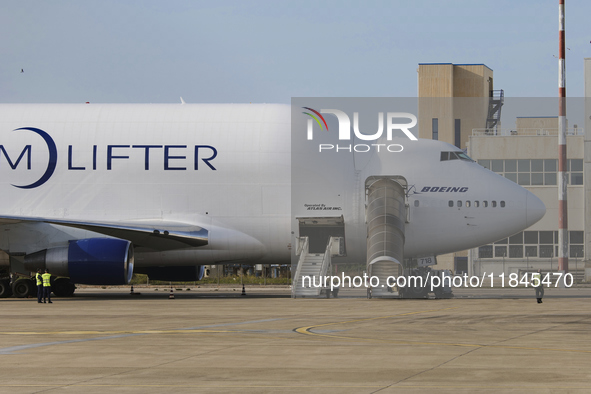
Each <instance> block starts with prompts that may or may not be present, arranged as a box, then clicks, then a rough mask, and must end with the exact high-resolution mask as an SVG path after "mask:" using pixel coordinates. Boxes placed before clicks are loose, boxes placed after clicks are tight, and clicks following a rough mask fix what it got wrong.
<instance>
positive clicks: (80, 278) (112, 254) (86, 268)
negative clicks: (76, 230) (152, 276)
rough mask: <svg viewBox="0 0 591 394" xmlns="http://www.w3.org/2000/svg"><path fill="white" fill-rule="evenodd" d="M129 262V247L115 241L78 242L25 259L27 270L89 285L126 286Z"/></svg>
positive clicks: (131, 262)
mask: <svg viewBox="0 0 591 394" xmlns="http://www.w3.org/2000/svg"><path fill="white" fill-rule="evenodd" d="M133 263H134V257H133V245H132V244H131V242H129V241H127V240H123V239H117V238H89V239H80V240H75V241H70V244H69V245H68V246H64V247H58V248H51V249H46V250H42V251H40V252H36V253H32V254H29V255H27V256H25V269H27V270H30V271H35V270H36V269H38V268H41V269H45V268H47V269H48V270H49V272H50V273H51V274H52V275H55V276H69V277H70V280H71V281H72V282H74V283H84V284H89V285H125V284H128V283H129V281H130V280H131V277H132V275H133Z"/></svg>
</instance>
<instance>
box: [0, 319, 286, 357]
mask: <svg viewBox="0 0 591 394" xmlns="http://www.w3.org/2000/svg"><path fill="white" fill-rule="evenodd" d="M275 320H282V319H265V320H252V321H246V322H239V323H222V324H212V325H209V326H201V327H192V328H179V329H173V330H133V331H81V330H76V331H5V332H0V335H108V336H104V337H98V338H81V339H70V340H66V341H54V342H42V343H34V344H29V345H20V346H11V347H6V348H0V355H3V354H18V352H22V351H24V350H27V349H34V348H38V347H43V346H55V345H64V344H68V343H79V342H88V341H100V340H105V339H117V338H125V337H131V336H137V335H149V334H191V333H236V332H251V331H252V332H258V331H259V330H208V329H206V328H208V327H222V326H233V325H242V324H254V323H264V322H270V321H275ZM260 331H264V330H260ZM288 332H292V331H291V330H289V331H288Z"/></svg>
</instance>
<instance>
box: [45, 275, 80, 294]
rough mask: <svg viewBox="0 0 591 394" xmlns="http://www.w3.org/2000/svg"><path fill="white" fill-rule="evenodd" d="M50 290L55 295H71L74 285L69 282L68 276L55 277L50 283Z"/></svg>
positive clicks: (74, 288)
mask: <svg viewBox="0 0 591 394" xmlns="http://www.w3.org/2000/svg"><path fill="white" fill-rule="evenodd" d="M51 290H52V291H53V294H55V296H56V297H72V296H73V295H74V291H75V290H76V286H75V285H74V284H73V283H70V280H69V279H68V278H57V279H56V280H54V281H53V284H52V285H51Z"/></svg>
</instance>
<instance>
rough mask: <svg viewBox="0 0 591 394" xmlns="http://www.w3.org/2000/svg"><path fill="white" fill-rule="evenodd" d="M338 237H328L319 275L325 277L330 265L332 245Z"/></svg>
mask: <svg viewBox="0 0 591 394" xmlns="http://www.w3.org/2000/svg"><path fill="white" fill-rule="evenodd" d="M338 238H339V237H330V239H329V240H328V244H327V245H326V250H325V251H324V258H323V259H322V266H321V268H320V275H326V273H327V272H328V270H329V268H330V267H331V265H332V253H331V252H332V243H333V242H334V241H335V240H337V239H338Z"/></svg>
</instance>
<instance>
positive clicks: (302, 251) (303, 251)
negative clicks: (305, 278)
mask: <svg viewBox="0 0 591 394" xmlns="http://www.w3.org/2000/svg"><path fill="white" fill-rule="evenodd" d="M297 240H298V242H297V245H296V256H297V255H299V256H300V258H299V260H298V266H297V268H296V272H295V274H294V275H293V277H292V278H291V297H292V298H295V296H296V289H297V287H298V281H299V280H300V273H301V271H302V266H303V265H304V264H303V263H304V260H306V257H308V248H309V244H310V241H309V240H308V237H298V239H297Z"/></svg>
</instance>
